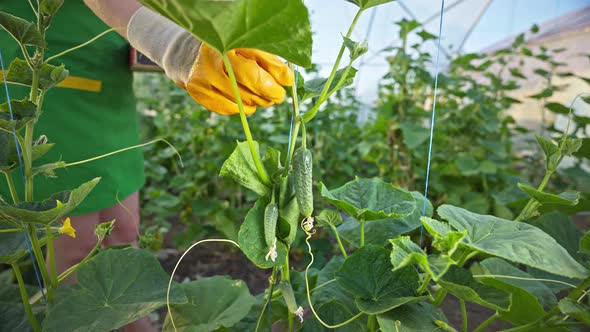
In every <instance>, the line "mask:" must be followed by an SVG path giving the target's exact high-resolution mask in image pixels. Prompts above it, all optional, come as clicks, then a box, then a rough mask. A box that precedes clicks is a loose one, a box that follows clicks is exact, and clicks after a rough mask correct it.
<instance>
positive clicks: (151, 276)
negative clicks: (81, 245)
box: [43, 248, 186, 332]
mask: <svg viewBox="0 0 590 332" xmlns="http://www.w3.org/2000/svg"><path fill="white" fill-rule="evenodd" d="M77 277H78V284H76V285H70V286H64V287H61V288H58V290H57V292H56V295H55V302H54V304H53V305H51V306H50V307H49V313H48V315H47V318H45V320H44V321H43V331H46V332H54V331H55V332H61V331H110V330H114V329H116V328H119V327H121V326H124V325H126V324H127V323H130V322H133V321H135V320H137V319H139V318H141V317H143V316H145V315H147V314H149V313H150V312H152V311H154V310H156V309H158V308H159V307H161V306H163V305H165V304H166V289H167V287H168V280H169V279H168V278H169V277H168V275H167V274H166V272H164V270H163V269H162V267H161V266H160V263H159V262H158V260H157V259H156V258H155V257H154V256H153V255H151V254H150V253H148V252H145V251H143V250H139V249H133V248H127V249H111V250H105V251H103V252H101V253H99V254H98V255H96V256H95V257H93V258H91V259H90V260H88V262H86V263H85V264H84V265H82V266H81V267H80V269H79V270H78V271H77ZM170 302H171V303H185V302H186V296H184V294H183V293H182V292H181V291H178V290H177V289H176V288H175V287H174V288H172V291H171V294H170Z"/></svg>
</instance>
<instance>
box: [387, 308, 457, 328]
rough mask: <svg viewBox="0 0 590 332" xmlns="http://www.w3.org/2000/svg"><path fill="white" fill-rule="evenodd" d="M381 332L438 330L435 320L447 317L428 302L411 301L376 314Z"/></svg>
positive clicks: (442, 319) (444, 319)
mask: <svg viewBox="0 0 590 332" xmlns="http://www.w3.org/2000/svg"><path fill="white" fill-rule="evenodd" d="M377 321H378V322H379V326H380V327H381V329H382V330H383V332H427V331H428V332H430V331H436V330H438V329H439V328H438V324H436V322H437V321H443V322H446V321H447V319H446V317H445V315H444V314H443V313H442V311H441V310H440V309H437V308H436V307H435V306H433V305H431V304H429V303H424V302H422V303H413V304H408V305H405V306H403V307H399V308H397V309H394V310H392V311H388V312H386V313H384V314H380V315H378V316H377Z"/></svg>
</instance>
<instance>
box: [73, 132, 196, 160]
mask: <svg viewBox="0 0 590 332" xmlns="http://www.w3.org/2000/svg"><path fill="white" fill-rule="evenodd" d="M157 142H164V143H166V144H168V146H169V147H170V148H172V150H174V152H175V153H176V155H177V156H178V159H179V160H180V166H181V167H184V163H183V161H182V157H181V156H180V153H178V150H176V148H175V147H174V145H172V144H171V143H170V142H168V141H167V140H165V139H163V138H158V139H155V140H152V141H149V142H146V143H141V144H137V145H133V146H128V147H126V148H123V149H119V150H116V151H112V152H109V153H105V154H102V155H100V156H96V157H92V158H88V159H84V160H79V161H75V162H71V163H65V164H64V165H63V166H62V167H69V166H76V165H81V164H85V163H89V162H91V161H95V160H98V159H102V158H106V157H109V156H112V155H115V154H117V153H121V152H125V151H128V150H133V149H137V148H141V147H144V146H147V145H150V144H154V143H157Z"/></svg>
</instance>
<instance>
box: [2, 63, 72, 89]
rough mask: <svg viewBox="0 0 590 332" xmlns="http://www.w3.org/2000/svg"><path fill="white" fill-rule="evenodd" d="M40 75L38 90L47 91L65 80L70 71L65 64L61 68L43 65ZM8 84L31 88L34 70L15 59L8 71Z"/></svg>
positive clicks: (39, 71) (39, 70)
mask: <svg viewBox="0 0 590 332" xmlns="http://www.w3.org/2000/svg"><path fill="white" fill-rule="evenodd" d="M38 75H39V82H38V84H39V86H38V88H39V89H42V90H47V89H49V88H51V87H53V86H55V85H56V84H58V83H59V82H61V81H63V80H65V79H66V78H67V77H68V75H69V71H68V70H67V69H65V66H64V65H63V64H62V65H60V66H53V65H50V64H47V63H43V64H42V65H41V66H40V68H39V69H38ZM6 82H8V83H10V84H18V85H24V86H31V85H32V84H33V70H32V69H31V67H30V65H29V64H28V63H27V62H26V61H24V60H21V59H19V58H15V59H14V60H13V61H12V62H11V63H10V65H9V66H8V69H7V70H6Z"/></svg>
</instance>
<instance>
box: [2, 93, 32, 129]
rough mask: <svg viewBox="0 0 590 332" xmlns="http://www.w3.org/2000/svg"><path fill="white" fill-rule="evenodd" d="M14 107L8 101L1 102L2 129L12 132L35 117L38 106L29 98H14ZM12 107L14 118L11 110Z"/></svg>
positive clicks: (12, 102)
mask: <svg viewBox="0 0 590 332" xmlns="http://www.w3.org/2000/svg"><path fill="white" fill-rule="evenodd" d="M10 105H11V106H12V107H9V106H8V102H6V103H3V104H0V129H1V130H5V131H9V132H12V131H13V130H14V129H16V130H19V129H21V128H22V127H24V126H25V125H26V124H27V123H28V122H29V121H31V120H33V118H34V117H35V111H36V110H37V106H36V105H35V104H33V103H32V102H30V101H29V100H27V99H23V100H12V101H11V102H10ZM11 109H12V120H11V114H10V111H11Z"/></svg>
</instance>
